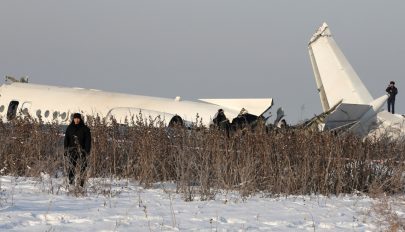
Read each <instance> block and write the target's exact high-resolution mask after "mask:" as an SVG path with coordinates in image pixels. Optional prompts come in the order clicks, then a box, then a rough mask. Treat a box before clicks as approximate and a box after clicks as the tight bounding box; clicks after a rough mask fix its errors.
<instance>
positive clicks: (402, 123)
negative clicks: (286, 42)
mask: <svg viewBox="0 0 405 232" xmlns="http://www.w3.org/2000/svg"><path fill="white" fill-rule="evenodd" d="M308 49H309V56H310V59H311V63H312V68H313V71H314V75H315V81H316V85H317V89H318V92H319V96H320V99H321V104H322V108H323V111H324V113H323V114H321V115H319V116H316V117H315V118H313V119H312V120H310V121H309V122H307V126H311V125H316V126H317V127H318V128H319V129H321V130H332V131H345V132H352V133H354V134H356V135H359V136H362V137H366V136H372V137H380V136H381V135H386V136H389V137H391V138H398V137H403V136H404V135H405V119H404V117H403V116H402V115H399V114H391V113H389V112H388V111H385V110H384V109H383V108H384V106H385V105H386V101H387V99H388V95H384V96H381V97H379V98H377V99H374V98H373V97H372V96H371V94H370V92H369V91H368V90H367V88H366V87H365V86H364V84H363V82H362V81H361V80H360V78H359V77H358V75H357V74H356V72H355V71H354V69H353V67H352V66H351V65H350V63H349V62H348V60H347V59H346V57H345V56H344V55H343V53H342V51H341V50H340V49H339V47H338V45H337V44H336V42H335V40H334V39H333V37H332V34H331V32H330V30H329V27H328V25H327V24H326V23H323V25H322V26H321V27H320V28H319V29H318V31H317V32H316V33H315V34H314V35H313V36H312V38H311V39H310V41H309V44H308Z"/></svg>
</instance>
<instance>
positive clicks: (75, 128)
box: [64, 113, 91, 187]
mask: <svg viewBox="0 0 405 232" xmlns="http://www.w3.org/2000/svg"><path fill="white" fill-rule="evenodd" d="M64 147H65V151H66V155H67V156H68V160H69V165H68V175H69V184H73V183H74V180H75V170H76V165H77V164H78V165H79V167H80V175H79V176H80V186H81V187H83V185H84V172H85V170H86V167H87V156H88V155H89V154H90V150H91V133H90V129H89V128H88V127H87V126H86V125H84V122H83V119H82V115H81V114H79V113H75V114H74V115H73V120H72V122H71V123H70V125H69V126H68V127H67V129H66V133H65V141H64Z"/></svg>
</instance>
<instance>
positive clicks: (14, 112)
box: [7, 101, 19, 120]
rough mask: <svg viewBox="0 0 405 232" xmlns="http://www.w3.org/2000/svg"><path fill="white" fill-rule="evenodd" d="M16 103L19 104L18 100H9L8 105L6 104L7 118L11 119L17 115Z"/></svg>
mask: <svg viewBox="0 0 405 232" xmlns="http://www.w3.org/2000/svg"><path fill="white" fill-rule="evenodd" d="M18 104H19V102H18V101H11V102H10V105H8V110H7V120H12V119H14V118H15V117H16V116H17V107H18Z"/></svg>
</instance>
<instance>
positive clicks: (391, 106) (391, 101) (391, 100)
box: [385, 81, 398, 114]
mask: <svg viewBox="0 0 405 232" xmlns="http://www.w3.org/2000/svg"><path fill="white" fill-rule="evenodd" d="M385 91H387V93H388V94H389V97H388V101H387V102H388V112H392V113H393V114H395V96H396V95H397V94H398V89H397V87H395V82H394V81H391V82H390V85H389V86H388V87H387V89H386V90H385Z"/></svg>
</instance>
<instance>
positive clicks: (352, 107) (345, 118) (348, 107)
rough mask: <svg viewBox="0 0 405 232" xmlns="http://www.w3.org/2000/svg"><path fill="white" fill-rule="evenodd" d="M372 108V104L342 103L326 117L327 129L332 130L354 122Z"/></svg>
mask: <svg viewBox="0 0 405 232" xmlns="http://www.w3.org/2000/svg"><path fill="white" fill-rule="evenodd" d="M370 109H371V106H370V105H360V104H346V103H342V104H340V105H339V106H338V107H337V108H336V109H335V111H333V112H332V113H331V114H330V115H328V116H327V117H326V119H325V129H328V130H332V129H335V128H338V127H341V126H344V125H347V124H352V123H354V122H356V121H358V120H360V119H361V117H362V116H363V115H364V114H365V113H366V112H367V111H369V110H370Z"/></svg>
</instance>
